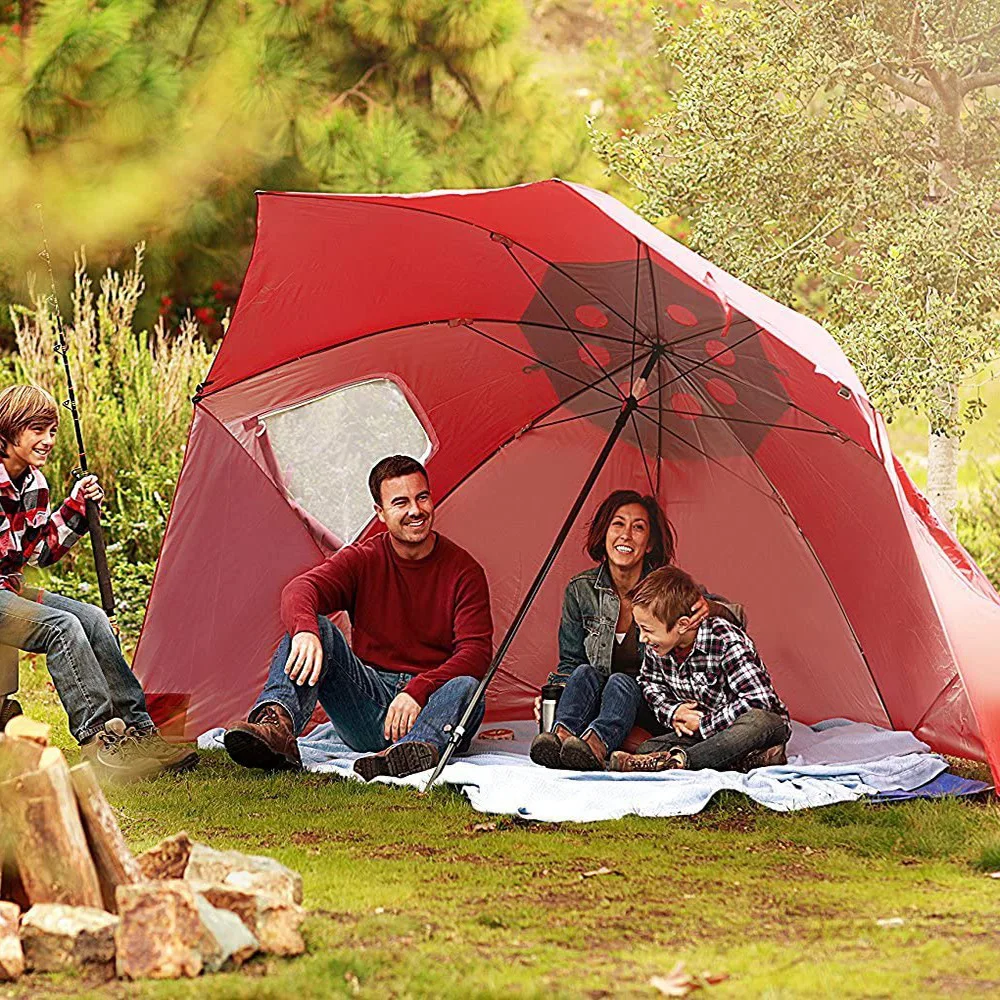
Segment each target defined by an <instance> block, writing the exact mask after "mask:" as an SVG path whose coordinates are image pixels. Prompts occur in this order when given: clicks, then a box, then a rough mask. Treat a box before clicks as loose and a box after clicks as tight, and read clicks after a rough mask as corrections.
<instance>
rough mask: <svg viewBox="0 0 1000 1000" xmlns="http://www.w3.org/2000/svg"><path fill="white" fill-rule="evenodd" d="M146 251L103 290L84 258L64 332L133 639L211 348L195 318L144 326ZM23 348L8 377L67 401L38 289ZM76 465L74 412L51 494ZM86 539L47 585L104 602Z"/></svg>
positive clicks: (17, 326) (21, 317) (124, 620)
mask: <svg viewBox="0 0 1000 1000" xmlns="http://www.w3.org/2000/svg"><path fill="white" fill-rule="evenodd" d="M142 262H143V247H142V245H141V244H140V245H139V246H137V247H136V249H135V256H134V261H133V264H132V266H131V267H129V268H128V269H127V270H125V271H124V272H117V271H113V270H110V269H109V270H108V271H106V272H105V273H104V275H103V276H102V277H101V278H100V279H99V281H98V283H97V287H95V286H94V283H93V282H92V281H91V278H90V277H89V275H88V272H87V268H86V260H85V259H84V258H83V257H80V258H78V260H77V266H76V272H75V281H74V286H73V296H72V306H71V310H70V311H69V313H68V314H67V315H66V317H65V323H64V333H65V337H66V343H67V347H68V356H69V359H70V366H71V368H72V371H73V380H74V384H75V387H76V395H77V401H78V404H79V408H80V412H81V415H82V422H83V431H84V443H85V444H86V447H87V451H88V456H89V457H90V461H89V467H90V469H91V470H92V471H94V472H97V473H98V474H99V475H100V476H101V479H102V481H103V482H104V483H105V485H106V487H107V490H108V496H107V500H106V501H105V504H104V525H105V532H106V535H107V541H108V558H109V560H111V561H112V563H113V567H112V568H113V579H114V584H115V591H116V597H117V599H118V612H119V621H120V623H121V625H122V627H123V630H124V632H125V638H126V640H134V639H135V638H136V637H137V634H138V627H139V625H140V624H141V622H142V615H143V613H144V612H145V606H146V597H147V595H148V592H149V587H150V586H151V584H152V577H153V570H154V568H155V565H156V557H157V555H158V553H159V548H160V541H161V539H162V537H163V530H164V528H165V527H166V518H167V512H168V510H169V507H170V502H171V500H172V499H173V492H174V486H175V484H176V481H177V474H178V472H179V471H180V466H181V462H182V461H183V457H184V439H185V434H186V431H187V425H188V422H189V420H190V416H191V396H192V395H193V394H194V392H195V387H196V385H197V383H198V382H199V380H201V379H202V378H204V376H205V373H206V372H207V371H208V367H209V363H210V360H211V351H210V349H209V348H208V347H207V346H206V344H205V342H204V340H203V338H202V337H201V336H200V334H199V332H198V327H197V324H196V323H195V322H194V320H193V319H192V318H190V317H188V318H187V319H185V320H184V321H183V322H182V323H181V325H180V327H179V328H178V329H176V330H168V329H167V327H166V326H165V324H164V323H163V321H162V319H161V320H160V321H159V322H158V323H157V325H156V326H155V327H154V329H153V330H152V331H149V332H147V331H144V330H139V329H137V328H136V327H135V325H134V324H135V314H136V309H137V307H138V305H139V302H140V300H141V297H142V294H143V290H144V282H143V277H142ZM11 318H12V321H13V324H14V332H15V342H16V347H17V350H16V352H15V353H13V354H11V355H10V356H9V357H8V358H7V361H6V365H7V372H6V373H5V375H6V377H5V381H22V382H32V383H34V384H36V385H41V386H45V387H48V388H49V389H50V391H51V392H52V393H53V394H54V395H55V396H56V398H57V399H62V398H65V395H66V378H65V374H64V372H63V370H62V359H61V358H60V357H59V356H58V355H57V354H56V353H55V351H54V350H53V347H54V345H55V343H56V329H55V323H56V321H57V316H56V307H55V305H54V302H53V298H52V296H51V294H44V293H43V292H41V291H37V290H36V291H34V293H33V294H32V297H31V304H30V305H29V306H21V307H18V308H15V309H14V310H12V316H11ZM78 465H79V454H78V452H77V448H76V438H75V436H74V433H73V428H72V426H71V417H70V415H69V413H68V411H67V412H66V414H65V417H64V418H63V421H62V427H61V429H60V432H59V436H58V438H57V442H56V447H55V449H54V451H53V453H52V456H51V457H50V459H49V461H48V463H47V464H46V466H45V476H46V479H47V480H48V482H49V485H50V488H51V490H52V494H53V498H54V499H56V498H60V499H61V495H62V494H64V493H65V492H66V491H67V490H68V489H69V487H70V486H71V484H72V481H73V480H72V471H73V470H74V469H75V468H77V466H78ZM89 547H90V542H89V539H85V540H84V541H82V542H80V543H79V545H77V546H76V547H75V548H74V549H73V550H71V552H70V553H69V555H67V556H66V557H65V558H64V559H63V560H61V561H60V562H59V563H58V564H56V566H54V567H53V568H52V569H51V570H50V571H49V576H50V581H49V584H48V585H50V586H52V588H53V589H55V590H58V591H59V592H60V593H63V594H65V595H66V596H67V597H76V598H79V599H80V600H87V601H91V602H96V601H97V597H98V592H97V585H96V577H95V576H94V571H93V559H92V557H91V554H90V551H89Z"/></svg>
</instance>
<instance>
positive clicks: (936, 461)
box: [927, 385, 961, 531]
mask: <svg viewBox="0 0 1000 1000" xmlns="http://www.w3.org/2000/svg"><path fill="white" fill-rule="evenodd" d="M941 391H942V395H943V396H944V398H945V405H946V407H947V411H948V413H949V415H950V416H951V417H952V420H953V422H952V427H954V426H955V424H957V422H958V416H959V403H958V388H957V387H956V386H954V385H950V386H946V387H945V388H944V389H942V390H941ZM949 429H950V428H949ZM960 444H961V437H960V436H959V435H958V434H957V433H955V432H954V431H953V430H952V431H951V433H948V430H942V429H935V428H934V427H933V426H932V427H931V433H930V437H929V439H928V442H927V499H928V500H929V501H930V503H931V506H932V507H933V508H934V512H935V513H936V514H937V516H938V518H939V519H940V520H941V522H942V524H944V525H946V526H947V527H948V530H949V531H954V530H955V508H956V506H958V459H959V446H960Z"/></svg>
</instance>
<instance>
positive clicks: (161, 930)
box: [115, 879, 204, 979]
mask: <svg viewBox="0 0 1000 1000" xmlns="http://www.w3.org/2000/svg"><path fill="white" fill-rule="evenodd" d="M116 898H117V903H118V917H119V920H120V923H119V924H118V928H117V930H116V931H115V945H116V947H117V954H116V958H115V961H116V967H117V972H118V975H119V976H120V977H121V978H122V979H180V978H181V977H182V976H188V977H190V978H194V977H195V976H197V975H198V974H199V973H200V972H201V970H202V966H203V961H202V957H201V943H202V936H203V934H204V927H203V925H202V922H201V917H200V916H199V913H198V904H197V901H196V900H195V895H194V892H193V891H192V889H191V886H190V884H189V883H188V882H185V881H183V880H182V879H165V880H162V881H156V882H145V883H139V884H138V885H120V886H118V890H117V893H116Z"/></svg>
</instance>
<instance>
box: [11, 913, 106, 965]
mask: <svg viewBox="0 0 1000 1000" xmlns="http://www.w3.org/2000/svg"><path fill="white" fill-rule="evenodd" d="M117 926H118V918H117V917H116V916H114V915H113V914H111V913H107V912H106V911H105V910H98V909H96V908H95V907H92V906H66V905H64V904H62V903H36V904H35V905H34V906H33V907H32V908H31V909H30V910H28V912H27V913H26V914H25V915H24V917H23V918H22V919H21V946H22V948H23V949H24V965H25V968H27V969H28V970H29V971H33V972H61V971H64V970H66V969H82V968H84V967H85V966H100V967H103V968H104V969H105V970H109V969H110V966H111V963H112V962H114V959H115V928H116V927H117Z"/></svg>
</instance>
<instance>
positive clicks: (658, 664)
mask: <svg viewBox="0 0 1000 1000" xmlns="http://www.w3.org/2000/svg"><path fill="white" fill-rule="evenodd" d="M699 596H700V592H699V590H698V588H697V587H696V586H695V583H694V581H693V580H692V579H691V577H689V576H688V575H687V573H685V572H684V571H683V570H680V569H677V568H676V567H675V566H664V567H663V568H661V569H658V570H655V571H654V572H652V573H650V574H649V576H647V577H646V578H645V579H644V580H643V581H642V582H641V583H640V584H639V585H638V586H637V587H636V588H635V589H634V590H633V591H632V592H631V593H630V594H629V599H630V600H631V602H632V614H633V616H634V618H635V622H636V624H637V625H638V626H639V637H640V639H641V640H642V642H643V643H644V644H645V647H646V649H645V654H644V658H643V662H642V666H641V668H640V670H639V687H640V688H641V689H642V693H643V695H644V697H645V699H646V701H647V702H648V704H649V707H650V708H651V709H652V711H653V714H654V715H655V716H656V718H657V720H658V721H659V722H660V723H661V724H662V725H663V726H664V728H665V729H666V735H665V736H657V737H654V738H653V739H650V740H647V741H646V742H645V743H643V744H642V745H641V746H640V747H639V749H638V752H637V753H635V754H628V753H624V752H621V751H619V752H616V753H614V754H612V757H611V770H613V771H666V770H673V769H677V768H687V769H689V770H693V771H696V770H701V769H704V768H711V769H713V770H716V771H726V770H740V771H749V770H750V769H751V768H754V767H767V766H771V765H775V764H784V763H785V743H786V742H787V740H788V737H789V735H790V730H789V726H788V710H787V709H786V708H785V706H784V705H783V704H782V702H781V699H780V698H779V697H778V695H777V694H776V693H775V690H774V687H773V685H772V684H771V678H770V676H769V675H768V673H767V668H766V667H765V666H764V664H763V663H762V662H761V659H760V657H759V656H758V655H757V650H756V647H755V646H754V644H753V641H752V640H751V639H750V637H749V636H748V635H747V634H746V632H744V631H743V630H742V629H741V628H739V627H737V626H736V625H733V624H732V623H730V622H729V621H726V620H725V619H723V618H708V619H705V620H704V621H703V622H701V624H695V623H693V622H692V619H691V614H690V608H691V607H692V605H693V604H694V603H695V601H697V599H698V597H699Z"/></svg>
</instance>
